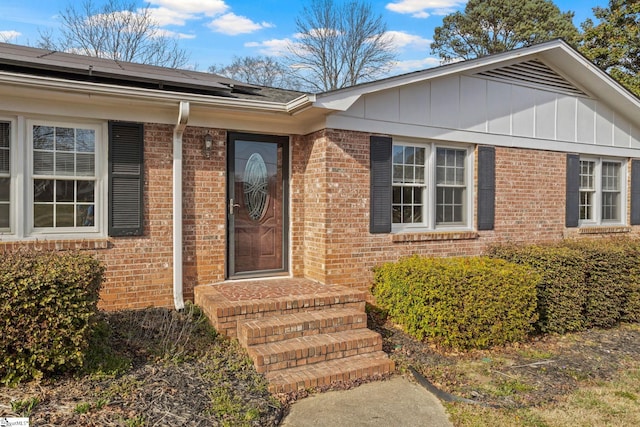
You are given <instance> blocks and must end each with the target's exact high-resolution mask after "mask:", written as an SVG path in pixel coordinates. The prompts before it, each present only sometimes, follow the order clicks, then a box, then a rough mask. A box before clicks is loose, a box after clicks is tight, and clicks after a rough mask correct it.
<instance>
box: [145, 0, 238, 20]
mask: <svg viewBox="0 0 640 427" xmlns="http://www.w3.org/2000/svg"><path fill="white" fill-rule="evenodd" d="M149 3H150V4H152V5H154V6H159V7H160V8H164V9H168V10H171V11H173V12H176V13H180V14H183V15H184V14H186V15H191V16H196V15H205V16H216V15H220V14H222V13H225V12H226V11H227V10H228V9H229V6H228V5H227V4H226V3H225V2H224V1H223V0H149Z"/></svg>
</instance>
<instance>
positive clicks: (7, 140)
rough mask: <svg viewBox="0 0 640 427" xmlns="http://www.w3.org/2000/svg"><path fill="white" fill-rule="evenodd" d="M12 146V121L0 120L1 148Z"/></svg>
mask: <svg viewBox="0 0 640 427" xmlns="http://www.w3.org/2000/svg"><path fill="white" fill-rule="evenodd" d="M10 146H11V123H8V122H0V148H9V147H10Z"/></svg>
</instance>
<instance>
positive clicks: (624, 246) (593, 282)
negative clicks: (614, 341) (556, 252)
mask: <svg viewBox="0 0 640 427" xmlns="http://www.w3.org/2000/svg"><path fill="white" fill-rule="evenodd" d="M628 243H630V242H625V241H624V240H619V239H615V240H574V241H567V242H564V245H566V246H567V247H569V248H572V249H575V250H578V251H580V252H581V253H582V256H583V257H584V259H585V261H586V263H587V267H586V269H585V284H586V295H587V301H586V305H585V311H584V316H585V322H586V325H587V327H603V328H609V327H612V326H614V325H616V324H618V323H619V322H620V320H621V319H622V318H623V316H624V314H625V312H626V311H627V310H628V309H627V307H626V305H627V291H629V290H631V289H630V286H629V285H631V284H632V283H633V282H634V278H633V276H634V272H635V273H637V270H638V269H637V264H638V259H637V258H635V257H632V256H630V255H631V253H630V251H629V245H628ZM636 280H637V279H636Z"/></svg>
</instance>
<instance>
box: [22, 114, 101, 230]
mask: <svg viewBox="0 0 640 427" xmlns="http://www.w3.org/2000/svg"><path fill="white" fill-rule="evenodd" d="M29 131H30V132H29V135H30V137H31V141H32V159H33V164H32V175H31V185H32V190H33V204H32V207H33V229H34V231H38V230H40V231H46V230H50V231H72V230H78V229H87V228H89V229H93V228H94V227H95V210H96V209H95V208H96V206H95V203H96V197H95V196H96V178H97V176H96V139H97V138H98V134H99V131H98V130H97V129H95V128H92V127H89V126H82V125H54V124H39V123H33V124H31V125H30V126H29Z"/></svg>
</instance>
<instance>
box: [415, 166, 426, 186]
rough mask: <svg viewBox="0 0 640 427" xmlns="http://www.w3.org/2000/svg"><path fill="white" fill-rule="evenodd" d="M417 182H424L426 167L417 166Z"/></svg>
mask: <svg viewBox="0 0 640 427" xmlns="http://www.w3.org/2000/svg"><path fill="white" fill-rule="evenodd" d="M415 174H416V177H415V178H416V183H419V184H424V167H423V166H416V171H415Z"/></svg>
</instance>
